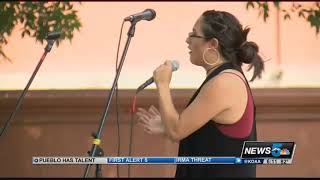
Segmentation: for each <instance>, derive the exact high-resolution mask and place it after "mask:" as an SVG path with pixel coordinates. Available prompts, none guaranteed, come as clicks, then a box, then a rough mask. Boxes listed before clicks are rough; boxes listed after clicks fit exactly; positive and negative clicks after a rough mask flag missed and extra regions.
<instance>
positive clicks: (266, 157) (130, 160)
mask: <svg viewBox="0 0 320 180" xmlns="http://www.w3.org/2000/svg"><path fill="white" fill-rule="evenodd" d="M294 151H295V143H294V142H263V141H246V142H245V143H244V144H243V148H242V152H241V156H240V157H204V156H201V157H191V156H187V157H76V156H69V157H33V158H32V164H35V165H54V164H57V165H58V164H63V165H68V164H70V165H72V164H79V165H81V164H109V165H110V164H136V165H139V164H141V165H144V164H194V165H197V164H236V165H242V164H292V160H293V155H294Z"/></svg>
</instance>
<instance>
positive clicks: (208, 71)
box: [205, 62, 225, 76]
mask: <svg viewBox="0 0 320 180" xmlns="http://www.w3.org/2000/svg"><path fill="white" fill-rule="evenodd" d="M224 63H225V62H220V63H218V64H216V65H213V66H211V67H208V68H205V69H206V71H207V76H208V75H209V74H210V73H211V72H212V71H214V70H215V69H217V68H218V67H220V66H221V65H222V64H224Z"/></svg>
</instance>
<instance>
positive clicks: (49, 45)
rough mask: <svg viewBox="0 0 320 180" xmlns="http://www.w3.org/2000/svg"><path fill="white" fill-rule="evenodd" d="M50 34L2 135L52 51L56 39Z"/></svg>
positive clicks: (2, 132) (2, 131)
mask: <svg viewBox="0 0 320 180" xmlns="http://www.w3.org/2000/svg"><path fill="white" fill-rule="evenodd" d="M51 34H52V33H51ZM49 36H50V33H48V39H47V42H48V44H47V46H46V47H45V48H44V53H43V55H42V57H41V59H40V61H39V63H38V65H37V66H36V68H35V70H34V71H33V73H32V76H31V78H30V79H29V82H28V84H27V86H26V87H25V88H24V90H23V92H22V94H21V95H20V97H19V99H18V102H17V104H16V107H15V110H14V111H13V112H12V113H11V115H10V117H9V119H8V120H7V121H6V122H5V125H4V128H3V129H2V130H1V133H0V136H2V135H3V134H4V133H5V132H6V129H7V128H8V127H9V125H10V122H11V121H12V119H13V118H14V117H15V115H16V114H17V112H18V110H19V109H20V107H21V104H22V102H23V98H24V96H25V95H26V93H27V91H28V89H29V87H30V85H31V83H32V81H33V79H34V77H35V76H36V74H37V72H38V70H39V69H40V66H41V64H42V62H43V61H44V59H45V57H46V55H47V54H48V52H50V51H51V48H52V46H53V44H54V42H55V39H49ZM58 37H59V36H57V37H55V38H58Z"/></svg>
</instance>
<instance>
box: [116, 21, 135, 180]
mask: <svg viewBox="0 0 320 180" xmlns="http://www.w3.org/2000/svg"><path fill="white" fill-rule="evenodd" d="M124 23H125V21H123V22H122V25H121V30H120V37H119V42H118V48H117V56H116V73H117V72H118V59H119V58H118V57H119V50H120V43H121V37H122V31H123V26H124ZM118 91H119V89H118V83H117V84H116V87H115V93H116V96H115V103H116V119H117V132H118V152H117V156H118V157H119V156H120V149H121V148H120V144H121V143H120V142H121V141H120V124H119V111H118V108H119V103H118ZM137 93H138V92H136V94H135V96H134V98H133V103H132V107H131V109H130V136H129V138H130V139H129V157H130V156H131V152H132V137H133V121H134V119H133V117H134V113H135V111H136V108H135V107H136V98H137ZM130 174H131V171H130V164H128V177H130ZM117 177H118V178H119V177H120V173H119V164H117Z"/></svg>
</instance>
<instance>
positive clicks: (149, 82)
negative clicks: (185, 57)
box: [136, 60, 179, 93]
mask: <svg viewBox="0 0 320 180" xmlns="http://www.w3.org/2000/svg"><path fill="white" fill-rule="evenodd" d="M171 65H172V72H173V71H176V70H178V69H179V62H178V61H176V60H173V61H171ZM153 82H154V79H153V77H151V78H149V79H148V80H147V81H146V82H144V83H143V84H141V86H139V87H138V89H137V91H136V93H138V92H140V91H141V90H143V89H144V88H146V87H147V86H149V85H150V84H152V83H153Z"/></svg>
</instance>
